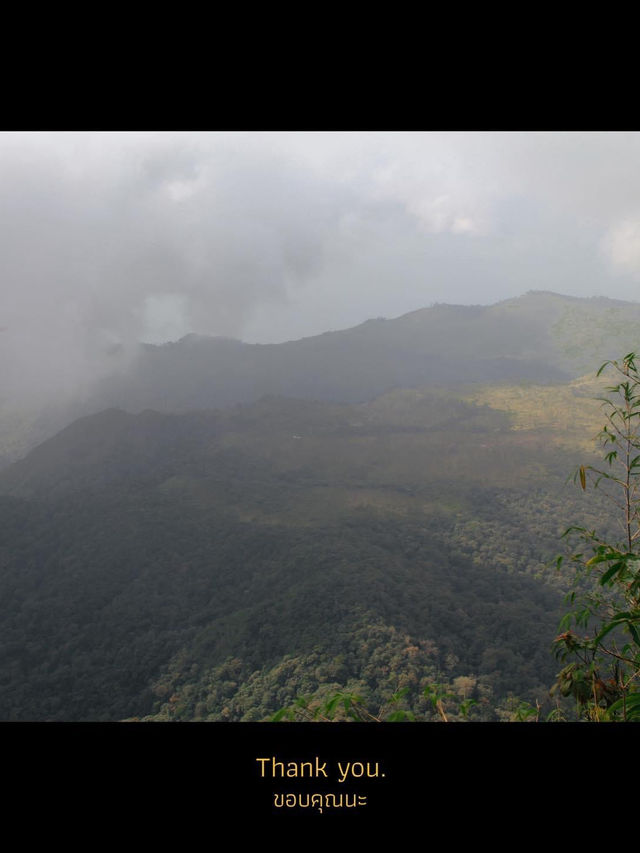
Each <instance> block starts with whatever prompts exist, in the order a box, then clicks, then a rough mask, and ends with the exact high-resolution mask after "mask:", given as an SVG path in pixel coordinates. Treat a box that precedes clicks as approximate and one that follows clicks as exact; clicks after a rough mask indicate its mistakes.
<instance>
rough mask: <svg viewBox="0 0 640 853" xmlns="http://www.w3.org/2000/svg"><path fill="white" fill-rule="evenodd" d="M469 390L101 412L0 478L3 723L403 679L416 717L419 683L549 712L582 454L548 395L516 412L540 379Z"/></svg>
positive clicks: (174, 707) (241, 702) (239, 715)
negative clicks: (561, 551) (563, 571)
mask: <svg viewBox="0 0 640 853" xmlns="http://www.w3.org/2000/svg"><path fill="white" fill-rule="evenodd" d="M583 391H584V389H583V388H582V386H581V385H580V383H576V385H575V386H574V387H573V388H572V389H569V388H568V389H567V406H569V408H571V407H573V410H574V414H575V415H576V416H577V413H578V412H580V413H581V417H583V418H586V419H587V420H588V422H589V423H593V424H594V425H595V423H596V422H597V409H590V408H589V406H590V403H589V402H588V401H587V398H586V397H585V396H584V393H583ZM520 392H521V393H520ZM460 393H462V392H460ZM464 393H465V394H466V395H467V399H462V398H461V397H460V396H459V394H458V392H456V393H454V392H452V391H445V390H439V391H438V390H434V389H428V388H426V389H422V390H401V389H399V390H396V391H393V392H390V393H389V394H386V395H383V396H382V397H379V398H377V399H375V400H373V401H370V402H366V403H360V404H355V405H346V404H328V403H321V402H311V401H305V400H291V399H286V398H277V397H271V398H266V399H263V400H261V401H259V402H257V403H253V404H248V405H245V406H239V407H234V408H229V409H227V410H223V411H201V412H192V413H185V414H166V413H159V412H153V411H144V412H142V413H140V414H128V413H126V412H123V411H118V410H107V411H105V412H102V413H99V414H96V415H93V416H90V417H87V418H83V419H80V420H78V421H76V422H74V423H73V424H71V425H70V426H69V427H67V428H66V429H65V430H63V431H62V432H61V433H59V434H58V435H56V436H54V437H53V438H52V439H50V440H48V441H47V442H45V443H43V444H42V445H40V446H39V447H38V448H36V449H35V450H34V451H32V453H30V454H29V455H28V456H27V457H26V458H25V459H24V460H22V461H21V462H19V463H16V464H15V465H13V466H11V467H9V468H8V469H6V470H5V471H3V472H1V473H0V495H3V497H2V498H1V502H2V517H3V520H4V521H3V525H2V527H1V528H0V567H1V571H0V593H1V594H0V648H2V650H3V652H2V660H1V661H0V701H1V706H2V708H3V709H4V711H3V718H5V719H73V720H82V719H101V720H109V719H111V720H113V719H122V718H129V717H138V718H141V717H145V718H146V717H153V718H154V719H212V720H256V719H265V718H266V717H268V716H269V715H270V714H272V713H273V712H274V711H275V710H277V709H278V708H279V707H281V706H282V705H284V704H286V703H287V702H289V701H292V700H293V698H294V697H295V696H296V695H297V693H298V692H309V691H313V690H316V689H320V690H329V689H332V688H339V687H347V688H353V689H357V690H359V691H361V692H363V693H365V694H366V695H367V696H369V697H370V698H371V701H373V702H382V701H384V698H385V696H387V695H388V694H389V691H390V690H395V689H397V687H398V686H403V685H406V686H409V687H411V695H412V696H413V697H414V698H413V699H409V698H408V699H407V701H409V702H413V703H414V704H413V705H411V707H412V708H413V709H414V710H415V711H416V712H417V713H419V714H422V715H426V716H427V717H428V715H429V713H430V711H429V708H427V707H426V706H425V702H424V699H420V688H421V686H422V685H424V683H426V682H428V681H433V680H437V681H440V682H445V683H449V684H451V686H452V689H458V688H460V685H466V686H464V690H465V691H467V693H468V692H469V691H471V694H470V695H473V697H475V698H476V700H477V702H478V705H477V706H476V708H475V710H474V714H475V715H476V718H478V719H496V718H499V709H500V708H503V709H504V708H505V707H506V704H507V703H508V696H509V694H515V695H517V696H519V697H520V698H526V699H529V700H530V701H534V700H535V699H539V700H540V701H544V700H545V698H546V691H547V689H548V686H549V684H550V683H551V681H552V680H553V675H554V673H555V663H554V661H553V660H552V658H551V655H550V653H549V649H550V644H551V641H552V639H553V636H554V634H555V630H556V626H557V622H558V618H559V614H560V611H561V600H562V589H561V587H562V584H561V583H559V582H558V580H557V579H556V578H555V576H554V575H553V573H552V572H551V573H549V572H546V571H545V568H544V564H545V561H546V560H549V559H550V558H551V557H552V556H553V555H554V553H555V552H556V551H557V549H558V535H559V533H560V531H561V529H562V528H563V526H566V524H568V523H570V522H571V521H575V520H576V517H580V516H582V520H584V512H585V510H586V509H587V507H584V506H582V505H581V500H582V496H581V493H579V491H576V490H574V489H573V488H572V486H571V484H567V483H566V478H567V474H568V473H569V471H570V469H571V466H572V465H574V464H576V463H577V461H578V460H579V459H580V458H581V453H583V452H584V451H583V450H582V449H581V448H575V449H573V450H569V449H567V441H566V435H565V431H564V429H563V427H562V424H561V423H559V422H558V420H557V413H556V411H555V410H554V408H553V407H549V408H548V416H547V419H546V420H545V418H544V417H542V416H540V414H539V413H538V415H537V419H534V420H535V422H533V423H530V424H529V425H527V418H529V420H532V419H531V417H530V416H529V415H527V412H528V411H529V410H532V411H536V412H538V407H537V406H536V405H535V399H536V395H540V394H545V393H548V392H547V390H545V389H544V388H539V387H537V386H531V387H529V388H528V389H525V388H520V389H519V390H518V389H515V388H514V389H513V391H512V392H509V391H508V389H506V388H505V389H503V391H502V392H501V393H502V394H504V395H506V396H505V397H504V399H503V398H499V399H496V400H492V402H493V406H492V405H487V404H486V402H485V401H484V399H483V397H487V396H491V394H493V393H495V392H494V391H493V389H492V387H491V386H475V387H474V388H473V389H472V390H467V391H465V392H464ZM474 395H475V400H471V399H470V397H473V396H474ZM532 401H534V402H532ZM499 404H500V405H503V409H502V410H501V409H499V408H498V405H499ZM588 509H589V511H590V512H594V511H595V510H594V508H593V507H590V508H588ZM460 679H463V680H462V681H461V680H460ZM465 679H466V680H465ZM456 684H457V685H458V688H456V686H455V685H456ZM460 689H463V688H460Z"/></svg>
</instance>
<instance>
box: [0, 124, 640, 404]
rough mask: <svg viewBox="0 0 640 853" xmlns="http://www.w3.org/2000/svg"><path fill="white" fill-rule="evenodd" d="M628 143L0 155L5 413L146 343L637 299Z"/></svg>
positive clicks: (556, 139)
mask: <svg viewBox="0 0 640 853" xmlns="http://www.w3.org/2000/svg"><path fill="white" fill-rule="evenodd" d="M639 141H640V140H639V137H638V134H635V133H485V132H480V133H477V132H469V133H464V132H463V133H460V132H456V133H441V132H437V133H436V132H424V133H413V132H412V133H400V132H395V133H386V132H385V133H383V132H369V133H343V132H340V133H333V132H324V133H323V132H317V133H316V132H314V133H310V132H306V133H292V132H285V133H280V132H269V133H264V132H237V133H236V132H210V133H203V132H200V133H186V132H180V133H176V132H157V133H147V132H145V133H133V132H130V133H111V132H100V133H96V132H91V133H81V132H68V133H66V132H65V133H63V132H58V133H18V132H15V133H12V132H5V133H3V134H1V135H0V221H1V222H2V227H1V228H0V282H1V284H0V328H1V329H2V331H1V332H0V358H1V359H2V365H3V368H2V373H1V374H0V401H1V402H2V403H3V404H4V405H8V404H9V403H11V404H12V405H13V404H14V403H15V402H16V401H18V402H19V403H20V405H26V403H27V402H28V401H33V400H34V399H35V400H37V402H38V403H40V401H41V400H42V398H48V399H52V398H53V399H54V400H57V401H59V400H60V399H61V397H64V396H65V395H70V396H76V395H77V394H78V393H79V392H82V391H83V390H85V389H86V388H87V387H88V386H89V385H90V384H91V383H92V382H93V380H95V379H96V378H97V377H101V376H105V375H109V374H111V373H113V372H114V371H115V372H117V371H121V370H122V369H124V368H126V366H127V365H128V363H129V361H130V359H131V358H132V357H133V356H134V355H135V354H136V352H137V347H138V346H139V343H140V342H141V341H146V342H148V343H155V344H158V343H162V342H164V341H168V340H177V339H179V338H181V337H183V336H184V335H185V334H188V333H196V334H200V335H221V336H230V337H233V338H239V339H241V340H244V341H246V342H249V343H275V342H279V341H284V340H294V339H299V338H302V337H307V336H310V335H316V334H320V333H322V332H325V331H327V330H332V329H333V330H336V329H344V328H348V327H351V326H355V325H357V324H359V323H361V322H363V321H364V320H366V319H368V318H370V317H377V316H384V317H391V318H393V317H398V316H400V315H402V314H405V313H407V312H409V311H414V310H415V309H417V308H422V307H425V306H429V305H430V304H432V303H435V302H447V303H454V304H484V305H488V304H492V303H494V302H498V301H500V300H502V299H506V298H509V297H514V296H518V295H520V294H522V293H524V292H526V291H528V290H531V289H534V290H538V289H544V290H553V291H556V292H561V293H565V294H569V295H580V296H592V295H606V296H611V297H616V298H620V299H630V300H635V299H636V298H637V293H638V290H637V285H638V274H639V272H640V239H639V238H640V205H639V204H638V201H637V199H638V198H640V194H639V192H638V190H639V189H640V187H638V186H637V184H638V182H640V177H638V176H640V169H639V168H638V165H639V163H638V160H639V159H640V153H639V152H640V146H639V144H638V143H639Z"/></svg>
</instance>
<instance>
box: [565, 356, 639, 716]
mask: <svg viewBox="0 0 640 853" xmlns="http://www.w3.org/2000/svg"><path fill="white" fill-rule="evenodd" d="M636 361H637V356H636V354H635V353H629V354H627V355H625V356H624V358H623V359H622V360H621V361H619V362H618V361H607V362H605V363H604V364H603V365H602V366H601V367H600V369H599V371H598V376H599V375H600V374H601V373H603V371H605V370H607V369H609V370H613V371H614V373H616V374H617V375H618V377H620V378H618V381H617V382H616V384H614V385H610V386H608V387H607V391H608V396H607V397H605V398H602V404H603V408H604V411H605V416H606V422H605V424H604V426H603V428H602V430H601V431H600V433H599V436H598V437H599V440H600V443H601V446H602V448H603V451H604V452H603V461H604V462H605V466H604V467H602V466H594V465H580V467H579V468H578V470H577V471H576V475H575V479H576V480H578V481H579V483H580V487H581V489H582V490H583V491H586V489H587V487H588V485H592V486H593V488H595V489H598V490H600V492H602V493H604V494H605V495H606V497H607V499H608V500H609V501H611V503H612V505H613V506H614V507H615V512H616V515H617V518H618V521H619V533H618V538H617V539H614V540H613V541H607V540H605V538H604V537H603V536H602V534H599V533H597V532H596V531H595V530H590V529H588V528H585V527H571V528H569V529H568V530H567V531H566V533H565V535H566V536H569V537H573V538H574V539H577V542H578V547H577V548H576V550H574V551H573V553H572V554H571V555H570V556H569V563H570V564H571V565H572V566H573V568H574V572H575V574H574V584H573V587H574V588H573V589H572V590H571V592H570V593H569V594H568V595H567V598H566V602H567V603H568V604H570V605H571V610H569V612H568V613H567V614H565V616H564V618H563V619H562V621H561V623H560V630H561V632H562V633H560V634H559V636H557V637H556V639H555V651H556V656H557V658H558V659H560V660H562V661H563V662H567V661H570V663H567V665H566V666H565V667H564V668H563V669H562V670H561V671H560V672H559V673H558V676H557V679H556V683H555V685H554V692H559V693H560V694H561V695H562V696H571V697H573V698H574V699H575V701H576V703H577V706H578V709H579V713H580V715H581V716H582V718H583V719H587V720H595V721H600V720H637V719H640V692H639V685H638V676H639V675H640V549H639V547H638V540H639V539H640V495H639V492H638V488H639V481H638V475H639V474H640V420H639V418H640V372H639V369H638V366H637V364H636ZM563 562H564V561H563V559H562V558H558V563H557V565H558V567H559V568H561V567H562V564H563Z"/></svg>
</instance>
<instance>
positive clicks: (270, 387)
mask: <svg viewBox="0 0 640 853" xmlns="http://www.w3.org/2000/svg"><path fill="white" fill-rule="evenodd" d="M638 347H640V303H631V302H622V301H620V300H613V299H608V298H606V297H593V298H590V299H585V298H579V297H570V296H562V295H560V294H556V293H552V292H548V291H530V292H529V293H527V294H525V295H524V296H520V297H516V298H513V299H507V300H504V301H502V302H498V303H496V304H495V305H489V306H481V305H471V306H468V305H446V304H436V305H432V306H431V307H428V308H421V309H419V310H416V311H412V312H410V313H408V314H404V315H403V316H401V317H398V318H396V319H392V320H385V319H377V320H367V321H365V322H364V323H361V324H360V325H358V326H354V327H353V328H350V329H344V330H341V331H334V332H325V333H324V334H321V335H315V336H312V337H307V338H302V339H300V340H295V341H287V342H284V343H279V344H247V343H243V342H242V341H239V340H235V339H232V338H223V337H205V336H201V335H194V334H190V335H186V336H185V337H184V338H182V339H181V340H179V341H177V342H173V343H166V344H162V345H152V344H144V345H142V346H141V347H140V350H139V353H138V357H137V358H136V359H134V361H133V363H132V364H131V365H130V368H129V369H128V370H127V371H126V372H124V373H122V374H117V375H116V374H114V375H112V376H110V377H108V378H105V379H103V380H101V381H100V382H98V383H97V384H96V385H95V386H94V388H93V390H92V391H91V392H90V393H89V394H88V395H87V396H85V397H84V398H83V399H82V400H77V401H76V402H75V403H74V404H73V405H72V406H71V407H70V408H69V409H68V412H67V414H66V415H65V411H67V410H65V409H62V410H56V411H52V412H50V413H49V414H48V415H47V416H46V417H42V416H37V417H33V416H31V417H30V418H26V419H24V418H23V419H20V418H18V419H17V420H16V418H15V416H14V414H13V413H7V414H5V413H3V412H0V427H2V429H0V433H2V432H3V433H4V438H3V439H2V440H0V466H2V465H6V464H8V463H9V462H12V461H14V460H15V459H17V458H19V457H20V455H23V454H24V453H25V452H26V451H27V450H29V449H30V448H31V447H33V446H35V444H36V443H38V442H40V441H42V440H43V439H45V438H47V437H48V436H50V435H52V434H54V433H55V432H56V431H58V430H59V429H60V428H62V427H63V426H65V424H68V423H70V422H71V421H72V420H74V419H75V418H77V417H79V416H82V415H88V414H91V413H95V412H98V411H101V410H103V409H109V408H118V409H124V410H126V411H129V412H141V411H144V410H145V409H153V410H156V411H161V412H186V411H190V410H194V409H220V408H226V407H228V406H233V405H235V404H238V403H251V402H254V401H256V400H259V399H260V398H261V397H263V396H267V395H275V396H282V397H290V398H298V399H305V400H316V401H324V402H338V403H359V402H366V401H369V400H372V399H374V398H375V397H377V396H379V395H381V394H384V393H387V392H389V391H391V390H392V389H394V388H425V387H448V386H454V385H455V386H461V385H467V384H470V383H485V384H486V383H490V384H499V383H509V384H517V383H520V382H528V383H536V384H541V385H549V384H558V383H564V382H567V381H570V380H571V379H574V378H576V377H578V376H581V375H583V374H585V373H589V372H592V371H593V370H594V369H595V367H596V366H597V365H598V364H599V363H600V362H601V361H603V360H605V359H607V358H614V357H616V356H618V355H619V354H620V353H621V352H623V351H624V352H627V351H630V350H633V349H635V348H638ZM16 423H18V424H19V428H18V427H16ZM3 457H4V459H3Z"/></svg>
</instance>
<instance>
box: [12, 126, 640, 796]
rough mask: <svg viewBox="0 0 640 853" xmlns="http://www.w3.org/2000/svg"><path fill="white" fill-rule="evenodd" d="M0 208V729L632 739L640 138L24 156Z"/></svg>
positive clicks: (68, 140) (27, 147) (290, 143)
mask: <svg viewBox="0 0 640 853" xmlns="http://www.w3.org/2000/svg"><path fill="white" fill-rule="evenodd" d="M0 206H1V213H0V216H1V217H2V228H1V229H0V241H1V244H0V266H1V280H2V289H1V291H0V294H1V295H0V359H1V364H2V369H1V370H0V517H1V518H2V524H1V525H0V709H1V711H0V721H9V720H12V721H34V720H41V721H67V722H68V721H76V722H81V721H100V722H115V721H123V722H124V721H138V722H155V723H171V722H177V721H180V722H196V721H199V722H216V723H224V722H227V723H252V722H255V723H267V722H274V723H278V722H281V721H285V720H288V721H291V722H317V721H320V720H322V721H323V722H331V721H342V722H347V721H349V720H351V721H358V722H412V721H413V722H424V723H439V722H442V723H447V722H459V723H463V722H472V723H473V722H478V723H480V722H526V721H528V722H544V721H549V722H562V721H568V722H576V721H578V720H584V721H627V720H629V721H631V720H636V721H640V569H639V568H638V567H639V566H640V552H639V549H638V542H640V491H639V487H640V482H639V481H638V480H637V477H638V476H640V474H639V472H640V420H638V417H637V415H638V412H640V360H638V359H637V357H636V356H635V355H634V353H637V352H640V338H639V331H640V300H639V299H638V294H639V289H638V283H639V280H640V134H637V133H537V132H536V133H504V132H503V133H479V132H478V133H475V132H474V133H430V132H425V133H415V132H411V133H408V132H407V133H398V132H396V133H390V132H385V133H377V132H371V133H355V132H354V133H342V132H340V133H337V132H336V133H292V132H288V133H284V132H283V133H275V132H271V133H267V132H265V133H262V132H260V133H258V132H242V133H240V132H238V133H236V132H224V133H223V132H216V133H200V132H199V133H184V132H181V133H107V132H103V133H71V132H69V133H66V132H65V133H17V132H16V133H5V134H3V135H0ZM601 366H602V369H601V370H600V371H599V368H600V367H601ZM621 375H622V376H624V377H625V379H624V380H621V379H616V377H619V376H621ZM611 381H614V382H615V381H617V382H618V384H617V385H616V384H614V385H611V384H610V383H611ZM603 395H605V397H604V400H603ZM599 442H600V444H599ZM603 466H605V467H603ZM595 486H597V489H596V488H595ZM568 529H570V530H571V531H572V533H570V534H569V536H568V537H564V536H563V534H564V532H565V531H567V530H568ZM572 537H573V538H572ZM592 554H593V555H594V556H593V557H592V556H591V555H592ZM570 607H572V608H574V609H573V610H571V609H568V608H570ZM573 628H575V630H573ZM255 748H256V750H257V749H259V750H260V751H256V752H254V753H252V756H251V761H250V764H251V766H253V763H254V762H255V761H256V755H263V756H268V755H270V754H271V751H272V750H271V748H267V747H265V746H262V745H261V746H260V747H257V746H256V747H255ZM279 748H280V747H278V749H279ZM312 749H313V750H317V747H316V746H315V745H313V747H312ZM465 749H466V752H468V749H467V748H465ZM263 750H264V751H263ZM87 754H88V755H91V751H90V750H87ZM193 754H194V755H195V754H198V755H199V754H201V751H200V750H199V749H197V750H196V751H195V752H193ZM273 754H275V753H273ZM311 754H312V755H313V754H314V753H313V752H312V753H311ZM315 754H316V755H319V752H316V753H315ZM411 754H412V755H414V752H413V750H412V751H411ZM465 754H466V753H465ZM362 755H363V753H360V752H359V751H357V750H356V749H355V747H354V748H353V749H351V746H350V748H349V751H347V752H346V753H345V756H343V758H346V757H348V758H349V760H350V761H351V760H354V761H355V759H357V761H355V764H354V767H355V766H358V767H362V766H363V765H362V764H360V763H359V762H360V759H361V758H362ZM375 755H376V756H377V752H376V753H375ZM265 760H266V759H265ZM377 760H378V759H377V757H376V761H377ZM447 760H449V758H448V753H447ZM454 763H455V762H454ZM418 765H419V766H420V767H421V768H423V767H427V768H428V767H430V766H435V765H432V764H431V756H430V755H429V756H426V758H425V759H423V758H421V759H420V761H419V762H416V766H418ZM47 766H48V765H47ZM96 766H98V765H96ZM100 766H101V765H100ZM456 766H458V767H460V766H463V764H460V763H457V764H456ZM161 772H162V773H164V774H165V775H166V777H167V778H169V779H171V778H173V775H174V774H171V773H169V774H168V775H167V773H166V768H165V767H164V766H163V768H162V770H161ZM181 772H182V771H181ZM243 772H244V771H243ZM392 775H393V774H392V773H389V778H391V776H392ZM432 775H433V774H432ZM353 776H354V779H353V781H354V784H355V783H357V786H360V785H361V784H362V785H365V783H366V784H369V781H368V780H370V784H371V785H373V784H374V779H375V778H377V777H374V776H372V777H370V776H369V774H368V775H367V780H365V779H364V777H362V779H361V778H360V776H362V774H360V775H357V774H356V773H354V774H353ZM396 776H397V778H398V779H400V778H401V774H400V775H397V774H396ZM512 776H513V774H512V773H511V774H509V776H508V778H511V777H512ZM436 777H437V781H438V784H439V783H440V782H441V776H440V775H439V771H438V773H437V774H436V776H434V779H435V778H436ZM78 778H84V775H83V773H79V774H78ZM176 778H178V777H176ZM179 778H183V777H182V776H180V777H179ZM221 778H222V777H221ZM226 778H227V777H226V776H225V779H226ZM293 778H294V777H293V776H292V777H291V779H293ZM380 778H382V777H380ZM261 781H262V780H261ZM284 781H285V782H286V783H287V785H288V784H289V781H290V778H289V774H287V778H286V779H285V780H284ZM303 781H305V782H306V781H307V780H303ZM314 781H315V780H314ZM142 787H144V786H142ZM147 787H149V790H152V789H153V790H154V791H155V789H156V788H157V786H155V787H154V786H153V785H150V786H147ZM174 787H175V786H174ZM449 788H450V786H449ZM169 789H171V785H170V786H169ZM171 790H172V789H171ZM237 790H238V791H240V790H241V789H240V788H238V789H237ZM379 790H380V791H381V792H382V790H383V788H382V786H380V788H379ZM345 791H346V785H345ZM303 793H305V792H302V793H301V796H302V794H303ZM357 793H358V796H360V794H362V797H363V798H365V794H366V796H369V794H371V798H372V799H371V806H372V808H371V811H372V812H373V811H374V809H375V810H376V813H383V812H382V810H381V809H380V808H379V806H380V804H381V803H382V802H383V801H382V800H381V799H380V798H378V799H377V800H376V799H375V797H376V792H375V789H374V788H371V789H367V790H366V791H365V789H364V788H363V789H362V790H360V787H358V788H357ZM263 794H264V797H263V800H262V802H263V805H264V807H265V809H267V810H270V809H272V808H273V809H277V808H282V793H281V792H278V791H277V790H275V789H274V790H273V791H269V790H266V789H265V790H263ZM313 796H315V797H317V798H320V799H318V800H317V802H318V803H320V801H321V800H322V797H321V794H320V793H318V794H315V795H313ZM313 796H312V800H313ZM346 796H347V794H345V797H346ZM354 796H355V795H354ZM278 797H279V798H280V802H279V803H278V802H277V800H278ZM330 797H333V801H332V802H331V805H329V798H330ZM292 798H293V800H296V797H295V796H294V794H293V792H291V793H287V795H286V797H285V799H286V800H287V802H286V804H285V807H291V808H294V806H295V807H296V808H297V807H298V806H297V805H296V803H293V805H292ZM274 799H275V802H274ZM308 799H309V798H308V797H307V802H306V803H305V802H304V801H302V800H297V801H296V802H297V803H298V805H299V806H300V808H308V807H309V802H308ZM336 799H337V800H338V802H337V803H336ZM358 803H359V804H358V808H360V806H362V808H364V803H361V802H360V800H358ZM312 805H313V803H312ZM346 805H347V806H349V803H348V802H347V804H346ZM423 805H424V803H422V804H421V808H422V806H423ZM334 806H335V807H336V808H341V807H342V793H341V791H336V792H335V795H334V794H332V793H331V792H327V793H326V794H325V799H324V807H325V808H333V807H334ZM318 807H319V806H318Z"/></svg>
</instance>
